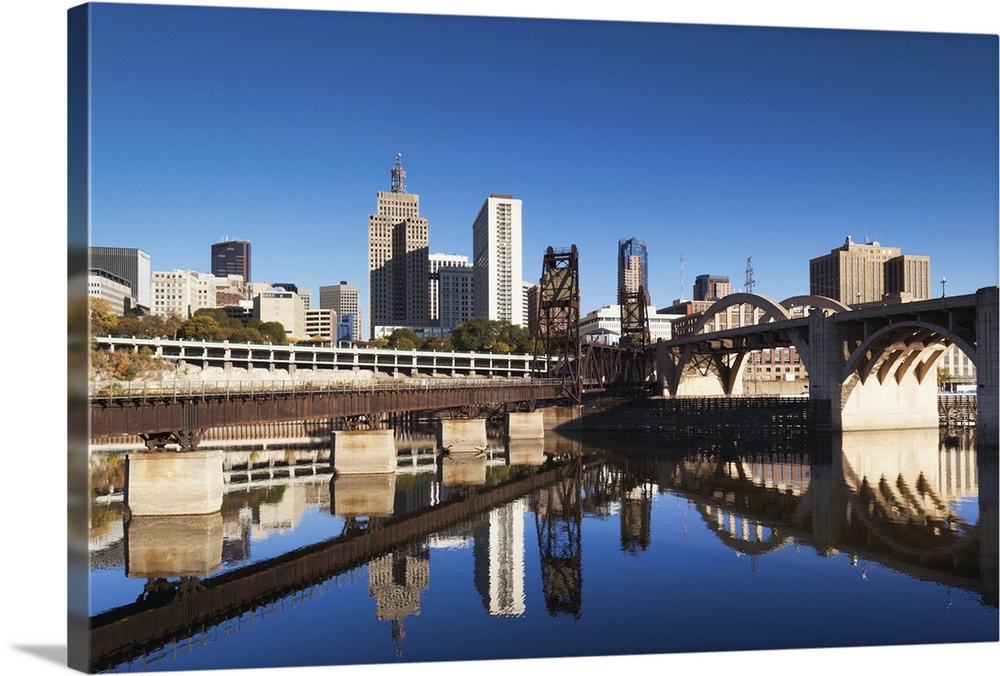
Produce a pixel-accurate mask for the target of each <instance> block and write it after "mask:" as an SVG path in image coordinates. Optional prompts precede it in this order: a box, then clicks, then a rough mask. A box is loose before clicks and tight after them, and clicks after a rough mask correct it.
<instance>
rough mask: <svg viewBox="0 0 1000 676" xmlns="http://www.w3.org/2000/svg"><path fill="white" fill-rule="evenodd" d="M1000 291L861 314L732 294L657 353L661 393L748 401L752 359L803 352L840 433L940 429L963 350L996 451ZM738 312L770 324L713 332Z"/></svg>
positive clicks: (811, 299)
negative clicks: (744, 396)
mask: <svg viewBox="0 0 1000 676" xmlns="http://www.w3.org/2000/svg"><path fill="white" fill-rule="evenodd" d="M997 291H998V287H986V288H983V289H980V290H978V291H977V292H976V293H974V294H967V295H962V296H953V297H943V298H937V299H932V300H924V301H915V302H909V303H897V304H878V305H876V304H868V305H866V306H862V307H859V308H856V309H851V308H848V307H847V306H845V305H843V304H842V303H839V302H837V301H835V300H832V299H829V298H823V297H819V296H795V297H792V298H789V299H786V300H784V301H781V302H776V301H774V300H772V299H769V298H766V297H764V296H760V295H756V294H749V293H736V294H731V295H729V296H726V297H724V298H722V299H721V300H719V301H717V302H716V303H715V304H714V305H712V307H710V308H709V309H708V310H707V311H705V313H704V315H703V316H702V318H701V320H699V323H698V324H697V325H696V326H695V327H694V332H693V333H692V334H690V335H686V336H682V337H679V338H675V339H672V340H669V341H661V342H659V343H657V344H656V345H655V347H654V349H655V350H656V373H657V383H658V388H659V389H660V390H661V391H662V393H663V394H664V395H665V396H671V397H673V396H684V395H702V396H704V395H718V394H723V395H738V394H741V393H742V384H743V378H742V375H743V370H744V369H745V367H746V365H747V363H748V359H747V358H748V356H749V355H750V354H751V353H752V352H754V351H757V350H762V349H766V348H776V347H795V348H796V351H797V352H798V354H799V357H800V359H801V360H802V363H803V365H804V366H805V368H806V371H807V372H808V373H809V397H810V399H813V400H820V401H828V402H829V407H830V419H831V425H832V427H833V429H834V430H844V431H847V430H865V429H890V428H900V429H902V428H920V427H936V426H937V425H938V408H937V380H936V368H935V366H936V362H937V360H938V359H939V357H940V356H941V355H942V354H943V353H944V351H945V349H947V348H948V347H949V346H950V345H953V344H954V345H957V346H958V347H959V348H960V349H961V350H962V351H963V352H964V353H965V354H967V355H968V356H969V357H970V358H971V359H972V361H973V363H974V364H975V366H976V373H977V393H976V394H977V414H976V415H977V428H978V431H979V436H980V437H981V439H982V440H984V441H987V442H989V443H992V444H994V445H995V444H996V440H997V435H998V428H1000V425H998V403H1000V400H998V327H1000V320H998V313H997V305H998V303H997V300H998V297H997ZM733 306H750V307H752V308H755V309H758V310H760V311H762V315H763V318H762V319H761V320H760V321H759V322H758V323H757V324H753V325H749V326H742V327H739V328H734V329H729V330H725V331H715V332H706V331H705V328H706V327H708V326H709V325H711V323H712V320H713V318H714V317H715V316H716V315H718V314H719V313H722V312H724V311H726V310H727V309H728V308H730V307H733ZM793 310H794V311H795V312H793Z"/></svg>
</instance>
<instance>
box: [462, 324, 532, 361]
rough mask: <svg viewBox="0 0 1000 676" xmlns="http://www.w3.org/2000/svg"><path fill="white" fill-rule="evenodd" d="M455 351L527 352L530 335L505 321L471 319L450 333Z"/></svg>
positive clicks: (529, 347)
mask: <svg viewBox="0 0 1000 676" xmlns="http://www.w3.org/2000/svg"><path fill="white" fill-rule="evenodd" d="M451 341H452V343H453V344H454V346H455V349H456V350H470V351H472V352H481V351H484V350H490V351H493V352H521V353H524V352H529V351H530V350H531V334H530V333H529V332H528V330H527V329H526V328H524V327H523V326H515V325H513V324H511V323H510V322H509V321H507V320H505V319H486V318H485V317H473V318H472V319H470V320H469V321H467V322H465V323H464V324H462V325H461V326H457V327H455V329H454V330H453V331H452V332H451Z"/></svg>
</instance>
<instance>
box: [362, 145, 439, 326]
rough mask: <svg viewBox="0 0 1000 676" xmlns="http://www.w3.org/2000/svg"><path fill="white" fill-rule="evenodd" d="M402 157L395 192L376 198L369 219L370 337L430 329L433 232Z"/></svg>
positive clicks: (396, 171)
mask: <svg viewBox="0 0 1000 676" xmlns="http://www.w3.org/2000/svg"><path fill="white" fill-rule="evenodd" d="M401 159H402V158H401V156H400V155H398V154H397V155H396V163H395V165H394V166H393V168H392V172H391V176H392V180H391V189H390V191H389V192H379V193H378V194H377V197H376V199H377V201H376V209H375V213H374V214H372V215H370V216H369V217H368V288H369V293H370V298H369V299H368V302H369V312H368V314H369V316H370V317H371V336H372V337H373V338H374V337H375V335H376V329H375V327H376V326H426V325H427V324H428V323H429V319H430V307H429V300H428V297H427V296H428V288H429V286H428V284H429V273H428V262H427V254H428V248H427V247H428V228H427V219H426V218H421V217H420V197H419V196H418V195H414V194H410V193H407V192H406V187H405V184H404V178H405V177H406V174H405V172H404V171H403V166H402V162H401Z"/></svg>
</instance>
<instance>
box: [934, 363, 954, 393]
mask: <svg viewBox="0 0 1000 676" xmlns="http://www.w3.org/2000/svg"><path fill="white" fill-rule="evenodd" d="M949 380H951V370H950V369H947V368H943V367H940V366H939V367H938V370H937V386H938V389H939V390H941V389H944V388H945V387H947V385H948V381H949Z"/></svg>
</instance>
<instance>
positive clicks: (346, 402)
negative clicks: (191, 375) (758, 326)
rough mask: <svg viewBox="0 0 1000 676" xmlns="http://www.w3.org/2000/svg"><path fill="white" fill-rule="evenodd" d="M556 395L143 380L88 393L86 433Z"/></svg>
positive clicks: (557, 390)
mask: <svg viewBox="0 0 1000 676" xmlns="http://www.w3.org/2000/svg"><path fill="white" fill-rule="evenodd" d="M562 395H563V384H562V382H561V381H559V380H532V379H523V378H512V379H503V378H498V379H484V380H473V381H468V382H462V381H445V382H438V381H434V380H430V379H400V380H390V381H377V380H376V381H372V382H370V383H367V384H343V383H340V384H333V385H330V386H329V387H322V386H316V385H314V384H313V385H310V384H305V385H303V384H295V382H294V381H288V382H284V383H282V382H281V381H279V382H278V383H270V384H268V385H267V387H266V389H260V388H259V386H256V387H255V386H254V385H253V383H252V382H248V383H241V382H237V383H235V384H233V383H230V382H228V381H226V382H222V383H218V384H217V385H215V386H213V385H212V384H211V383H199V384H196V385H194V386H189V387H182V388H180V389H178V388H176V387H175V388H174V389H170V388H169V387H168V388H165V389H157V388H150V387H149V386H147V385H145V384H144V385H139V386H136V387H135V388H133V389H124V390H109V391H105V392H102V393H98V394H95V395H93V396H92V397H91V404H90V411H91V416H90V424H91V428H90V434H91V437H93V438H100V437H110V436H117V435H138V436H140V437H141V438H143V439H144V440H145V441H146V444H147V446H149V447H150V448H151V449H152V448H156V447H163V446H165V445H166V444H169V443H176V444H179V445H180V446H181V448H182V449H193V448H196V447H197V446H198V442H199V440H200V436H201V434H202V432H203V431H204V430H205V429H208V428H215V427H229V426H234V425H251V424H259V423H270V422H282V421H289V420H324V419H329V420H342V421H344V422H345V423H346V426H348V427H351V426H356V427H362V428H364V427H367V428H372V427H376V426H377V424H378V422H379V421H380V420H383V419H384V418H385V417H386V416H387V415H390V414H393V413H402V412H409V411H439V410H442V409H446V410H447V411H448V413H447V415H448V416H449V417H457V418H463V417H464V418H468V417H480V416H483V415H485V414H489V413H491V412H495V413H504V412H509V411H531V410H534V408H535V405H536V404H537V402H538V401H540V400H548V399H558V398H559V397H561V396H562Z"/></svg>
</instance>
